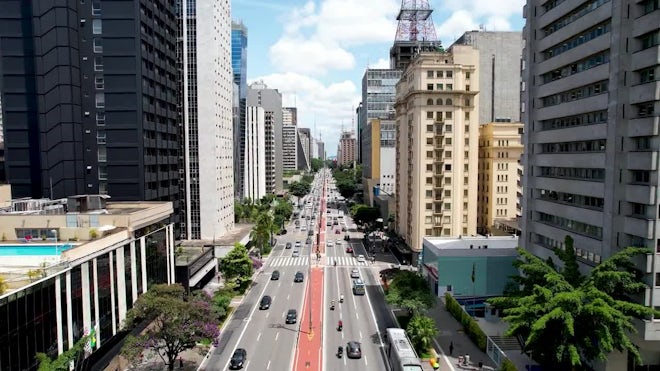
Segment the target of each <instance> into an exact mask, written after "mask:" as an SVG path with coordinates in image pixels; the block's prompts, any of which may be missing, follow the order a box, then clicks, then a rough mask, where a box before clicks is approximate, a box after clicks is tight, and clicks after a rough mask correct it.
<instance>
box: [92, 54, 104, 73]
mask: <svg viewBox="0 0 660 371" xmlns="http://www.w3.org/2000/svg"><path fill="white" fill-rule="evenodd" d="M94 71H97V72H99V71H103V57H94Z"/></svg>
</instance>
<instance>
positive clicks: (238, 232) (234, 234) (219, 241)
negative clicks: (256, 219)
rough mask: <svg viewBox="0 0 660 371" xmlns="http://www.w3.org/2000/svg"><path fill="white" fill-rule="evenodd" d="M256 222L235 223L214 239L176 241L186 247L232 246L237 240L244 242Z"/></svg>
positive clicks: (178, 244)
mask: <svg viewBox="0 0 660 371" xmlns="http://www.w3.org/2000/svg"><path fill="white" fill-rule="evenodd" d="M252 227H254V224H235V225H234V229H232V230H230V231H227V233H225V234H224V235H222V236H218V237H217V238H215V239H213V240H179V241H177V242H176V244H177V246H181V247H184V248H189V247H204V246H231V245H234V243H236V242H240V243H244V242H242V241H243V240H245V239H246V237H248V236H249V235H250V231H252Z"/></svg>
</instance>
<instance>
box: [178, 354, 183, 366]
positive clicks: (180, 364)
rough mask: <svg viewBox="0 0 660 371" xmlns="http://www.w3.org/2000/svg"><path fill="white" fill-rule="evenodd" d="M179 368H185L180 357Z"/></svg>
mask: <svg viewBox="0 0 660 371" xmlns="http://www.w3.org/2000/svg"><path fill="white" fill-rule="evenodd" d="M179 368H183V357H179Z"/></svg>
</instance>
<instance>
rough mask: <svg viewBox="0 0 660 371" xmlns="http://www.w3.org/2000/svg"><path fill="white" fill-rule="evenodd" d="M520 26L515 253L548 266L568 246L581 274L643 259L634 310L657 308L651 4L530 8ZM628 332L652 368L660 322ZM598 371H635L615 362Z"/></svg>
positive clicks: (658, 31) (659, 31) (628, 0)
mask: <svg viewBox="0 0 660 371" xmlns="http://www.w3.org/2000/svg"><path fill="white" fill-rule="evenodd" d="M524 15H525V18H526V24H525V27H524V30H523V38H524V39H525V41H526V44H525V50H524V52H523V84H522V90H523V92H522V119H523V122H524V124H525V133H524V136H523V138H524V139H523V142H524V143H525V147H526V148H525V156H524V161H523V165H524V170H523V172H524V181H523V186H524V192H523V194H524V196H523V205H522V206H523V211H524V216H523V218H522V220H521V223H522V224H521V227H522V236H523V238H521V241H523V242H522V243H523V246H524V247H525V248H526V249H528V250H529V251H530V252H532V253H534V254H535V255H537V256H539V257H541V258H544V259H545V258H546V257H548V256H552V255H553V252H552V249H553V248H555V247H559V248H561V247H562V246H563V241H564V239H565V237H566V236H567V235H569V236H571V237H572V238H573V240H574V246H575V248H576V254H577V260H578V261H579V262H580V263H581V268H582V269H584V270H585V271H586V270H589V269H590V268H591V267H594V266H596V265H598V264H599V263H600V262H601V261H603V260H604V259H606V258H608V257H610V256H611V255H612V254H614V253H616V252H617V251H619V249H621V248H624V247H626V246H643V247H647V248H649V249H650V250H651V251H653V253H651V254H649V255H648V256H647V258H646V261H645V262H644V264H643V265H642V266H640V267H639V268H640V269H641V270H642V272H643V273H644V274H645V275H644V281H645V282H646V283H647V284H648V286H649V288H648V289H647V290H645V292H644V293H642V294H641V301H642V302H643V303H645V304H646V305H649V306H652V307H655V308H659V307H660V265H658V264H657V262H658V261H660V260H659V256H660V243H659V241H660V229H658V227H657V225H658V212H657V210H658V207H659V206H660V201H658V197H657V188H658V184H659V181H660V179H659V175H658V174H659V172H658V164H657V158H658V155H659V153H658V152H659V148H660V137H659V136H658V126H659V125H660V96H659V94H658V92H659V91H660V81H659V80H658V73H659V72H660V67H659V63H658V55H659V54H660V41H659V40H660V22H658V19H660V8H659V7H658V3H657V1H632V0H611V1H576V0H568V1H545V2H544V1H540V0H535V1H532V0H529V1H527V4H526V6H525V8H524ZM636 327H637V329H638V333H637V334H636V335H633V337H634V339H633V341H634V342H635V345H636V346H638V347H639V352H640V353H641V356H642V358H643V360H644V365H645V366H644V368H646V367H650V368H657V367H658V366H659V365H660V362H659V361H658V359H660V351H659V349H660V347H659V344H660V319H659V318H653V319H649V320H644V321H638V322H636ZM627 358H628V359H627ZM597 366H598V367H597V369H603V370H623V369H627V368H628V369H632V367H634V366H635V365H633V364H632V361H629V357H627V356H626V354H621V353H617V354H612V355H610V357H608V360H607V362H606V363H604V364H600V365H597ZM639 369H641V368H639Z"/></svg>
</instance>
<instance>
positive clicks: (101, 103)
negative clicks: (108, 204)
mask: <svg viewBox="0 0 660 371" xmlns="http://www.w3.org/2000/svg"><path fill="white" fill-rule="evenodd" d="M104 107H105V94H104V93H96V108H104Z"/></svg>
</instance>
